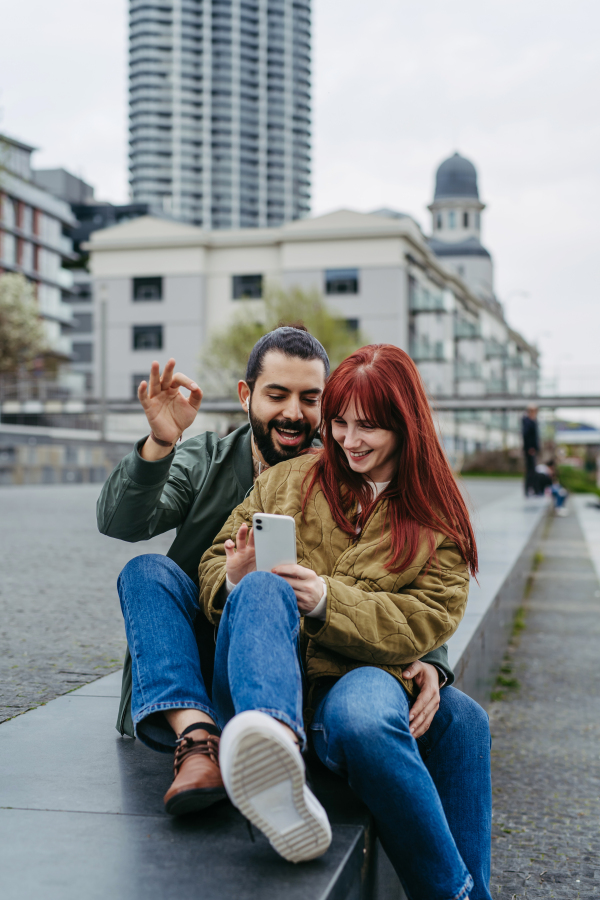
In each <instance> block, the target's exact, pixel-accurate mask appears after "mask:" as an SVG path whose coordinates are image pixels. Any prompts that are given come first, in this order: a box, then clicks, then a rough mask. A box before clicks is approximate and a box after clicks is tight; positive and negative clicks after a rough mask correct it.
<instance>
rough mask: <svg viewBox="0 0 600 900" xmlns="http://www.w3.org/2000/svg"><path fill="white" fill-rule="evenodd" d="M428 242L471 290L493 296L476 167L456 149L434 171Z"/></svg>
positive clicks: (490, 298)
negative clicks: (456, 151) (483, 241)
mask: <svg viewBox="0 0 600 900" xmlns="http://www.w3.org/2000/svg"><path fill="white" fill-rule="evenodd" d="M428 208H429V209H430V211H431V218H432V225H433V228H432V232H433V234H432V237H431V238H430V241H429V243H430V246H431V249H432V250H433V252H434V253H435V254H436V256H439V257H442V258H443V260H444V264H445V265H446V266H448V268H450V269H453V270H454V271H455V272H456V273H457V275H460V277H461V278H462V279H463V280H464V281H465V282H466V283H467V284H468V286H469V287H470V288H471V290H472V291H473V292H474V293H476V294H478V295H479V296H480V297H482V298H484V299H486V300H493V298H494V270H493V263H492V258H491V256H490V254H489V252H488V251H487V250H486V249H485V247H484V246H483V245H482V244H481V213H482V212H483V210H484V209H485V204H483V203H482V202H481V200H480V199H479V190H478V187H477V169H476V168H475V166H474V165H473V163H472V162H470V161H469V160H468V159H465V158H464V156H461V155H460V153H455V154H454V155H453V156H450V157H449V158H448V159H445V160H444V162H443V163H441V165H440V166H438V170H437V172H436V174H435V193H434V197H433V203H431V205H430V206H429V207H428Z"/></svg>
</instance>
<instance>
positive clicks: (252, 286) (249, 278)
mask: <svg viewBox="0 0 600 900" xmlns="http://www.w3.org/2000/svg"><path fill="white" fill-rule="evenodd" d="M232 290H233V299H234V300H260V299H261V298H262V294H263V277H262V275H234V276H233V284H232Z"/></svg>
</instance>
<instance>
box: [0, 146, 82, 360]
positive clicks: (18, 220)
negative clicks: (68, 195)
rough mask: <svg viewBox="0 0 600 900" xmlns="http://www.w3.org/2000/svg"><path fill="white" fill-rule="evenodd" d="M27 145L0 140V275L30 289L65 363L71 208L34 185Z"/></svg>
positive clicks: (68, 326) (68, 345)
mask: <svg viewBox="0 0 600 900" xmlns="http://www.w3.org/2000/svg"><path fill="white" fill-rule="evenodd" d="M34 150H35V148H34V147H31V146H29V144H24V143H23V142H22V141H18V140H15V139H14V138H11V137H8V136H7V135H0V274H2V273H3V272H18V273H21V274H23V275H25V277H26V278H27V279H28V280H29V281H31V282H32V283H33V284H34V285H35V290H36V296H37V301H38V305H39V310H40V316H41V318H42V320H43V323H44V328H45V331H46V337H47V340H48V344H49V347H50V348H51V350H52V351H53V352H54V353H55V354H56V355H57V356H58V357H60V358H63V359H65V360H66V359H69V358H70V357H71V352H72V342H71V336H70V334H71V324H72V319H73V314H72V311H71V308H70V306H69V305H68V303H66V302H65V299H66V298H67V296H68V294H69V292H70V289H71V286H72V276H71V273H70V272H69V271H68V270H67V269H65V268H63V262H66V261H70V260H72V259H74V255H73V243H72V241H71V238H70V237H69V235H68V230H69V229H70V228H72V227H73V226H74V225H75V217H74V216H73V213H72V212H71V208H70V206H69V205H68V204H67V203H65V202H64V201H62V200H60V199H58V198H56V197H54V196H53V195H52V194H50V193H49V192H48V191H46V190H44V189H43V188H42V187H40V186H39V185H37V184H36V183H35V181H34V178H33V173H32V169H31V154H32V153H33V151H34Z"/></svg>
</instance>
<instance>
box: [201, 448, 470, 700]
mask: <svg viewBox="0 0 600 900" xmlns="http://www.w3.org/2000/svg"><path fill="white" fill-rule="evenodd" d="M314 464H315V457H314V456H312V455H309V456H301V457H299V458H297V459H294V460H291V461H289V462H284V463H280V464H279V465H277V466H275V467H274V468H272V469H268V470H267V471H266V472H264V473H263V474H262V475H261V476H260V478H258V479H257V481H256V483H255V487H254V490H253V492H252V493H251V494H250V496H249V497H247V498H246V500H244V502H243V503H241V504H240V505H239V506H238V507H236V508H235V509H234V510H233V512H232V514H231V515H230V517H229V519H228V520H227V522H226V523H225V525H224V526H223V528H222V529H221V531H220V532H219V534H218V535H217V537H216V538H215V540H214V543H213V546H212V547H211V548H210V549H209V550H207V551H206V552H205V553H204V555H203V557H202V560H201V562H200V566H199V580H200V603H201V604H203V606H204V611H205V613H206V615H207V617H208V618H209V619H210V620H211V621H212V622H214V623H215V624H217V623H218V621H219V618H220V615H221V608H222V605H223V598H224V591H223V590H222V588H223V585H224V582H225V550H224V546H223V545H224V543H225V541H226V540H227V539H228V538H230V537H235V535H236V534H237V531H238V528H239V527H240V525H241V524H242V523H243V522H246V523H248V524H249V525H251V524H252V515H253V514H254V513H255V512H267V513H279V514H281V515H287V516H293V518H294V519H295V521H296V541H297V554H298V563H299V564H300V565H302V566H307V567H309V568H311V569H313V570H314V571H315V572H316V573H317V574H318V575H321V576H323V578H324V579H325V581H326V583H327V616H326V620H325V621H324V622H322V621H320V620H318V619H312V618H308V617H305V618H304V619H303V648H304V649H303V653H304V657H305V659H304V662H305V669H306V674H307V676H308V679H309V681H310V682H312V683H314V682H315V681H316V680H317V679H319V678H322V677H327V676H337V677H339V676H341V675H344V674H345V673H346V672H348V671H350V670H351V669H354V668H356V667H358V666H365V665H368V666H377V667H378V668H381V669H385V671H386V672H389V673H390V674H391V675H393V676H394V677H395V678H397V679H398V680H399V681H401V682H402V684H403V685H404V686H405V688H406V689H407V691H408V692H409V693H410V694H411V695H414V694H415V693H416V690H415V689H414V688H413V684H412V681H407V680H406V679H404V678H402V674H401V673H402V670H403V668H405V667H406V665H407V664H408V663H410V662H413V661H414V660H416V659H419V658H421V657H422V656H424V654H426V653H427V652H428V651H430V650H434V649H435V648H437V647H439V646H440V645H441V644H443V643H444V641H446V640H448V638H449V637H450V636H451V635H452V634H454V632H455V631H456V629H457V627H458V624H459V622H460V620H461V619H462V617H463V615H464V612H465V607H466V603H467V596H468V593H469V573H468V569H467V565H466V563H465V560H464V559H463V557H462V556H461V554H460V552H459V550H458V548H457V547H456V545H455V544H454V543H453V542H452V541H451V540H449V539H448V538H447V537H446V536H445V535H443V534H440V533H435V535H434V540H435V547H436V551H435V553H434V554H433V558H432V554H431V553H430V550H429V545H428V542H427V540H426V537H425V535H423V539H422V541H421V542H420V545H419V548H418V552H417V556H416V557H415V559H414V560H413V562H412V563H411V565H410V566H409V567H408V568H407V569H405V570H404V571H402V572H400V573H399V574H392V573H390V572H389V571H388V570H387V569H386V568H385V562H386V557H387V555H388V554H387V552H386V549H387V548H388V547H389V542H388V541H389V526H386V528H385V530H384V531H383V532H382V527H383V523H384V518H385V507H386V504H387V501H386V500H382V501H381V502H380V503H379V504H378V505H377V507H376V509H375V511H374V513H373V515H372V516H371V518H370V520H369V522H368V523H367V525H366V526H365V528H364V529H363V531H362V533H361V534H360V536H359V537H358V539H355V540H353V539H351V538H350V537H349V535H347V534H345V533H344V532H343V531H342V530H341V529H340V528H339V526H337V525H336V523H335V522H334V520H333V518H332V516H331V512H330V510H329V506H328V504H327V501H326V499H325V497H324V495H323V492H322V491H321V490H320V489H316V490H314V491H313V492H312V495H311V497H310V499H309V503H308V506H307V508H306V513H305V518H304V520H303V518H302V511H301V509H302V497H303V491H302V484H303V481H304V478H305V476H306V475H307V473H308V472H309V470H310V468H311V467H312V466H313V465H314Z"/></svg>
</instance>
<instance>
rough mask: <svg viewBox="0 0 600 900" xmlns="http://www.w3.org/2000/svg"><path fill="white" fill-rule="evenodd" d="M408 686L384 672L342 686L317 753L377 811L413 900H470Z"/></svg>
mask: <svg viewBox="0 0 600 900" xmlns="http://www.w3.org/2000/svg"><path fill="white" fill-rule="evenodd" d="M409 709H410V704H409V700H408V696H407V694H406V692H405V691H404V689H403V688H402V685H401V684H400V683H399V682H398V681H397V680H396V679H395V678H393V677H392V676H391V675H389V674H388V673H387V672H384V671H383V670H382V669H376V668H372V667H363V668H360V669H354V670H353V671H352V672H349V673H348V674H347V675H344V676H343V678H341V679H340V680H339V681H338V682H336V683H335V684H334V686H333V687H332V688H331V690H330V691H329V692H328V693H327V695H326V696H325V697H324V698H323V699H322V700H321V702H320V703H319V705H318V708H317V711H316V714H315V718H314V720H313V723H312V725H311V732H312V734H313V737H314V744H315V749H316V751H317V753H318V755H319V757H320V758H321V760H322V761H323V762H324V763H325V765H326V766H328V768H330V769H332V771H334V772H337V773H338V774H340V775H343V776H345V777H346V778H347V779H348V783H349V784H350V787H351V788H352V789H353V790H354V791H355V793H356V794H358V796H359V797H360V798H361V799H362V800H363V802H364V803H365V804H366V805H367V806H368V807H369V809H370V810H371V812H372V813H373V815H374V816H375V820H376V823H377V831H378V834H379V837H380V839H381V843H382V844H383V847H384V849H385V851H386V853H387V855H388V856H389V858H390V861H391V863H392V865H393V866H394V868H395V869H396V872H397V873H398V876H399V878H400V879H401V880H402V882H403V884H404V885H405V886H406V889H407V892H408V893H409V895H410V897H411V898H412V900H466V898H468V896H469V891H470V889H471V887H472V885H473V879H472V878H471V876H470V874H469V872H468V870H467V868H466V866H465V864H464V862H463V860H462V858H461V856H460V854H459V852H458V850H457V847H456V843H455V841H454V838H453V837H452V834H451V833H450V829H449V827H448V823H447V821H446V816H445V815H444V810H443V808H442V804H441V802H440V798H439V796H438V793H437V791H436V789H435V785H434V784H433V781H432V779H431V776H430V775H429V773H428V771H427V769H426V768H425V765H424V763H423V761H422V759H421V757H420V754H419V750H418V747H417V742H416V741H415V739H414V738H413V737H412V735H411V733H410V730H409V724H408V715H409Z"/></svg>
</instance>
